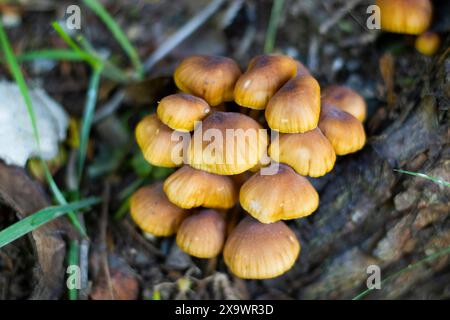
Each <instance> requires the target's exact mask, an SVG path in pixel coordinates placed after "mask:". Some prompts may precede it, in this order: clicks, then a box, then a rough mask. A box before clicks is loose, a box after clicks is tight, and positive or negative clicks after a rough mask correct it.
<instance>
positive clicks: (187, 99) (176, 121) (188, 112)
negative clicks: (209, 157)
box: [156, 93, 211, 132]
mask: <svg viewBox="0 0 450 320" xmlns="http://www.w3.org/2000/svg"><path fill="white" fill-rule="evenodd" d="M210 111H211V108H210V107H209V105H208V104H207V103H206V101H205V100H203V99H201V98H198V97H195V96H192V95H190V94H186V93H177V94H172V95H170V96H167V97H165V98H163V99H162V100H161V102H160V103H159V105H158V109H157V111H156V112H157V114H158V117H159V119H160V120H161V122H163V123H164V124H165V125H167V126H168V127H170V128H171V129H173V130H178V131H187V132H189V131H192V130H194V126H195V122H196V121H201V120H202V119H203V118H204V117H206V116H207V115H208V113H209V112H210Z"/></svg>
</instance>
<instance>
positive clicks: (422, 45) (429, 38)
mask: <svg viewBox="0 0 450 320" xmlns="http://www.w3.org/2000/svg"><path fill="white" fill-rule="evenodd" d="M440 45H441V38H440V37H439V34H437V33H435V32H431V31H427V32H424V33H422V34H421V35H420V36H418V37H417V39H416V42H415V47H416V49H417V51H419V52H420V53H421V54H423V55H426V56H432V55H434V54H435V53H436V52H437V51H438V50H439V46H440Z"/></svg>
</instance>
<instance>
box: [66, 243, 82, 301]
mask: <svg viewBox="0 0 450 320" xmlns="http://www.w3.org/2000/svg"><path fill="white" fill-rule="evenodd" d="M79 260H80V245H79V243H78V240H71V241H70V244H69V253H68V255H67V264H68V265H69V266H74V265H75V266H78V265H79V263H80V261H79ZM69 300H78V290H77V289H74V288H69Z"/></svg>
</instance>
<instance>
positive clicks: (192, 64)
mask: <svg viewBox="0 0 450 320" xmlns="http://www.w3.org/2000/svg"><path fill="white" fill-rule="evenodd" d="M240 75H241V70H240V69H239V66H238V65H237V64H236V62H234V60H232V59H230V58H226V57H220V56H207V55H197V56H191V57H189V58H186V59H184V60H183V61H181V63H180V64H179V65H178V67H177V68H176V70H175V73H174V80H175V84H176V85H177V87H178V88H179V89H180V90H181V91H183V92H186V93H190V94H193V95H195V96H197V97H201V98H203V99H204V100H206V102H208V104H209V105H211V106H217V105H219V104H221V103H222V102H225V101H231V100H233V89H234V85H235V83H236V81H237V80H238V78H239V76H240Z"/></svg>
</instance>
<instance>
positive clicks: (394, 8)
mask: <svg viewBox="0 0 450 320" xmlns="http://www.w3.org/2000/svg"><path fill="white" fill-rule="evenodd" d="M376 5H377V6H378V7H379V8H380V11H381V29H383V30H386V31H389V32H394V33H404V34H421V33H422V32H424V31H425V30H427V29H428V27H429V26H430V24H431V18H432V11H433V8H432V4H431V1H430V0H377V1H376Z"/></svg>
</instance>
